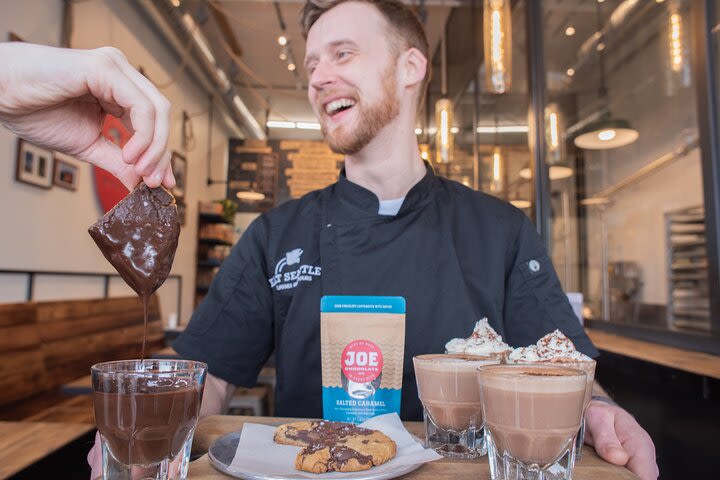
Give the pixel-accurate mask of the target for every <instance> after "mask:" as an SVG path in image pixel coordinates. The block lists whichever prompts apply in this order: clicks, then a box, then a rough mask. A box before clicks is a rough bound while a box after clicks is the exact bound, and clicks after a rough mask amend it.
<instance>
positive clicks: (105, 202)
mask: <svg viewBox="0 0 720 480" xmlns="http://www.w3.org/2000/svg"><path fill="white" fill-rule="evenodd" d="M102 133H103V136H104V137H105V138H107V139H108V140H110V141H111V142H113V143H114V144H115V145H117V146H118V147H120V148H122V147H123V146H124V145H125V144H126V143H127V141H128V140H129V139H130V137H131V136H132V133H131V132H130V131H129V130H128V129H127V128H125V125H123V123H122V122H121V121H120V120H119V119H118V118H115V117H113V116H112V115H107V116H106V117H105V123H103V130H102ZM93 180H94V182H95V191H96V192H97V196H98V201H99V202H100V206H101V208H102V211H103V213H106V212H108V211H109V210H110V209H111V208H113V207H114V206H115V205H117V203H118V202H119V201H120V200H122V199H123V198H125V196H126V195H127V194H128V189H127V188H125V185H123V184H122V182H121V181H120V180H118V179H117V178H115V177H114V176H113V175H112V174H111V173H110V172H107V171H105V170H103V169H102V168H100V167H98V166H97V165H93Z"/></svg>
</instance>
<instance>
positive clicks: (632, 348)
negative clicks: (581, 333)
mask: <svg viewBox="0 0 720 480" xmlns="http://www.w3.org/2000/svg"><path fill="white" fill-rule="evenodd" d="M585 331H586V332H587V334H588V336H589V337H590V340H592V342H593V343H594V344H595V346H596V347H597V348H598V349H600V350H605V351H606V352H611V353H616V354H618V355H623V356H625V357H630V358H635V359H638V360H644V361H646V362H650V363H655V364H658V365H663V366H665V367H669V368H676V369H678V370H684V371H686V372H690V373H694V374H696V375H701V376H705V377H710V378H716V379H720V356H717V355H710V354H708V353H701V352H693V351H690V350H684V349H682V348H675V347H668V346H667V345H660V344H657V343H652V342H645V341H642V340H636V339H634V338H628V337H623V336H620V335H614V334H612V333H606V332H602V331H600V330H593V329H591V328H587V329H585Z"/></svg>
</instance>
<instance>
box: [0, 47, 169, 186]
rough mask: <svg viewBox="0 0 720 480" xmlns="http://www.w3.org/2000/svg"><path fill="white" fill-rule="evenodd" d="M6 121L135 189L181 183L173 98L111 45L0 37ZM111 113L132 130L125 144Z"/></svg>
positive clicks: (1, 110) (0, 92)
mask: <svg viewBox="0 0 720 480" xmlns="http://www.w3.org/2000/svg"><path fill="white" fill-rule="evenodd" d="M0 64H1V65H3V68H2V69H0V122H1V123H3V124H4V125H5V126H6V127H7V128H8V129H10V130H11V131H13V132H14V133H15V134H17V135H19V136H21V137H23V138H25V139H26V140H28V141H29V142H31V143H34V144H36V145H39V146H42V147H45V148H48V149H51V150H55V151H58V152H61V153H65V154H68V155H72V156H73V157H75V158H77V159H79V160H83V161H86V162H89V163H92V164H95V165H97V166H99V167H101V168H103V169H105V170H107V171H108V172H110V173H111V174H113V175H115V176H116V177H117V178H119V179H120V181H122V182H123V184H125V186H126V187H128V189H131V190H132V188H133V187H135V186H136V185H137V183H138V182H139V181H140V179H141V178H142V179H143V180H144V181H145V183H146V184H147V185H148V186H150V187H157V186H159V185H160V184H163V185H165V186H166V187H168V188H172V187H173V186H174V185H175V178H174V176H173V173H172V168H171V165H170V152H169V151H168V149H167V143H168V136H169V126H170V102H169V101H168V100H167V99H166V98H165V97H164V96H163V95H162V94H161V93H160V92H159V91H158V90H157V89H156V88H155V87H154V86H153V85H152V83H151V82H150V81H149V80H148V79H147V78H145V77H144V76H143V75H142V74H140V72H138V71H137V70H136V69H135V68H133V67H132V65H130V64H129V63H128V61H127V59H126V58H125V56H124V55H123V54H122V53H121V52H120V51H119V50H117V49H115V48H111V47H104V48H98V49H95V50H73V49H63V48H54V47H46V46H41V45H32V44H27V43H22V42H12V43H0ZM106 114H110V115H113V116H115V117H117V118H119V119H120V120H121V121H122V122H123V124H124V125H125V126H126V127H127V128H128V129H130V130H131V131H132V132H133V135H132V137H131V138H130V140H129V141H128V142H127V144H125V146H124V147H123V148H122V150H121V149H120V147H118V146H117V145H115V144H113V143H112V142H111V141H110V140H108V139H106V138H105V137H104V136H103V135H102V124H103V120H104V118H105V115H106Z"/></svg>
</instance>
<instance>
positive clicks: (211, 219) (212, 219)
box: [200, 213, 232, 225]
mask: <svg viewBox="0 0 720 480" xmlns="http://www.w3.org/2000/svg"><path fill="white" fill-rule="evenodd" d="M200 221H201V222H207V223H225V224H227V225H232V222H231V221H228V219H227V218H225V217H223V216H222V215H216V214H214V213H201V214H200Z"/></svg>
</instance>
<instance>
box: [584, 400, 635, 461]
mask: <svg viewBox="0 0 720 480" xmlns="http://www.w3.org/2000/svg"><path fill="white" fill-rule="evenodd" d="M586 422H587V424H586V427H587V429H588V430H589V431H590V433H591V434H590V438H589V439H588V440H589V441H588V443H589V444H591V445H592V446H593V447H595V451H596V452H597V453H598V455H600V457H602V458H603V459H604V460H606V461H608V462H610V463H613V464H615V465H625V464H626V463H627V462H628V460H629V457H628V454H627V452H625V449H624V448H623V447H622V443H620V440H619V439H618V437H617V432H616V431H615V413H614V412H613V411H612V410H611V409H609V408H607V409H606V408H602V407H601V408H595V409H591V408H588V410H587V411H586Z"/></svg>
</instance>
